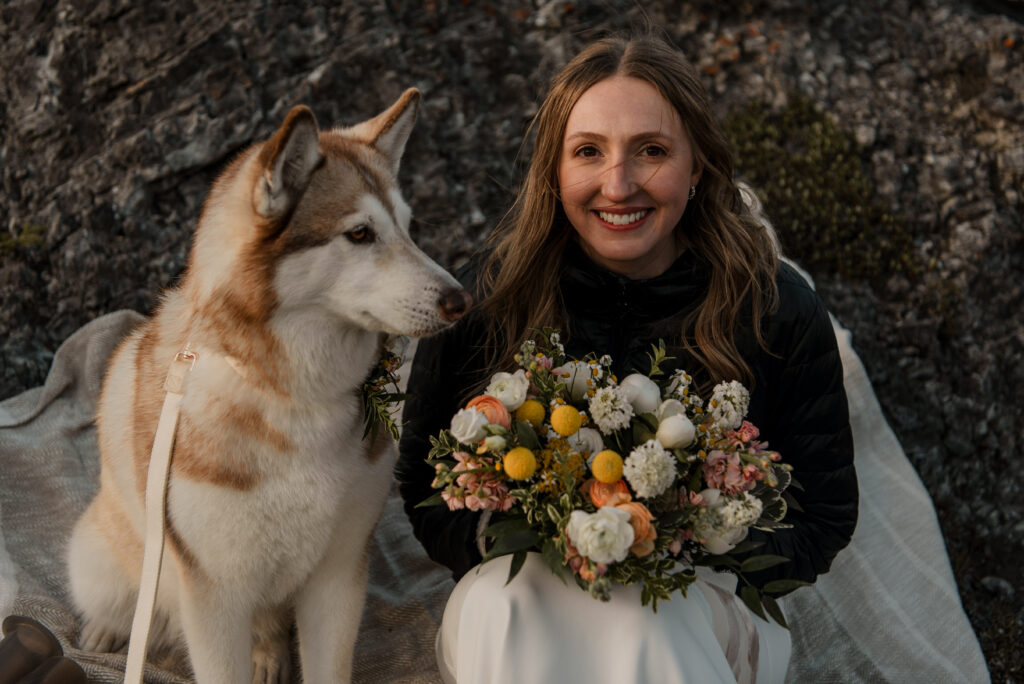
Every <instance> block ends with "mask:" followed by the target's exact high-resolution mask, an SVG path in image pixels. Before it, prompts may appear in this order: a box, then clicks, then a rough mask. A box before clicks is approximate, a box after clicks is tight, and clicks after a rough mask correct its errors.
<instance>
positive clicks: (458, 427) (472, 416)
mask: <svg viewBox="0 0 1024 684" xmlns="http://www.w3.org/2000/svg"><path fill="white" fill-rule="evenodd" d="M486 426H487V416H485V415H484V414H482V413H480V412H479V411H477V410H476V409H475V408H468V409H459V412H458V413H456V414H455V415H454V416H452V424H451V428H450V429H451V433H452V437H454V438H455V439H457V440H458V441H460V442H462V443H463V444H475V443H476V442H479V441H480V440H481V439H483V438H484V437H486V436H487V430H485V429H484V428H485V427H486Z"/></svg>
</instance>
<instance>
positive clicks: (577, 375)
mask: <svg viewBox="0 0 1024 684" xmlns="http://www.w3.org/2000/svg"><path fill="white" fill-rule="evenodd" d="M552 372H556V373H558V374H559V375H561V376H562V377H563V378H564V380H563V381H564V382H565V389H566V391H567V392H568V393H569V396H570V397H571V398H572V400H573V401H580V400H581V399H583V398H584V397H586V396H587V390H588V389H590V386H589V385H587V381H588V380H590V379H591V378H592V377H593V373H591V371H590V365H589V364H588V363H587V362H585V361H570V362H569V363H566V364H563V365H561V366H559V367H558V368H555V369H554V370H553V371H552Z"/></svg>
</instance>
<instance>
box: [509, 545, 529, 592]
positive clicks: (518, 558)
mask: <svg viewBox="0 0 1024 684" xmlns="http://www.w3.org/2000/svg"><path fill="white" fill-rule="evenodd" d="M525 562H526V551H516V552H515V553H514V554H512V563H511V564H509V566H508V579H507V580H505V586H508V583H509V582H511V581H512V580H513V578H515V576H516V575H518V574H519V571H520V570H522V569H523V563H525Z"/></svg>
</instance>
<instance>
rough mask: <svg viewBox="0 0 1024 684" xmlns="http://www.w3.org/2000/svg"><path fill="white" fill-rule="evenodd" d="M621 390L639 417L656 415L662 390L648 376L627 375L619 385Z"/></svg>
mask: <svg viewBox="0 0 1024 684" xmlns="http://www.w3.org/2000/svg"><path fill="white" fill-rule="evenodd" d="M619 389H621V390H622V392H623V394H625V395H626V398H627V399H628V400H629V403H630V404H632V405H633V410H634V411H635V412H636V413H637V414H638V415H639V414H641V413H654V412H655V411H657V410H658V404H660V403H661V390H660V389H658V385H657V383H655V382H654V381H653V380H651V379H650V378H649V377H647V376H646V375H641V374H639V373H633V374H632V375H627V376H626V377H625V378H624V379H623V380H622V382H620V383H619Z"/></svg>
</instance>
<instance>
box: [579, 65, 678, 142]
mask: <svg viewBox="0 0 1024 684" xmlns="http://www.w3.org/2000/svg"><path fill="white" fill-rule="evenodd" d="M659 134H660V135H662V136H666V137H674V136H677V135H681V134H684V126H683V122H682V120H681V118H680V116H679V112H677V111H676V109H675V107H673V106H672V105H671V104H670V103H669V102H668V100H666V99H665V98H664V97H662V95H661V93H659V92H658V90H657V88H655V87H654V86H653V85H651V84H650V83H648V82H647V81H644V80H641V79H639V78H634V77H632V76H610V77H608V78H606V79H603V80H601V81H598V82H597V83H595V84H594V85H592V86H591V87H590V88H588V89H587V90H585V91H584V92H583V94H582V95H581V96H580V98H579V100H577V101H576V104H575V105H574V106H573V108H572V110H570V112H569V118H568V120H567V121H566V126H565V131H564V133H563V137H564V139H565V140H566V141H567V142H568V141H569V140H570V139H571V138H574V137H579V136H583V135H589V136H591V137H596V138H600V137H607V136H609V135H615V136H617V137H618V136H623V135H625V136H627V137H634V136H638V137H642V136H644V135H659Z"/></svg>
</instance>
